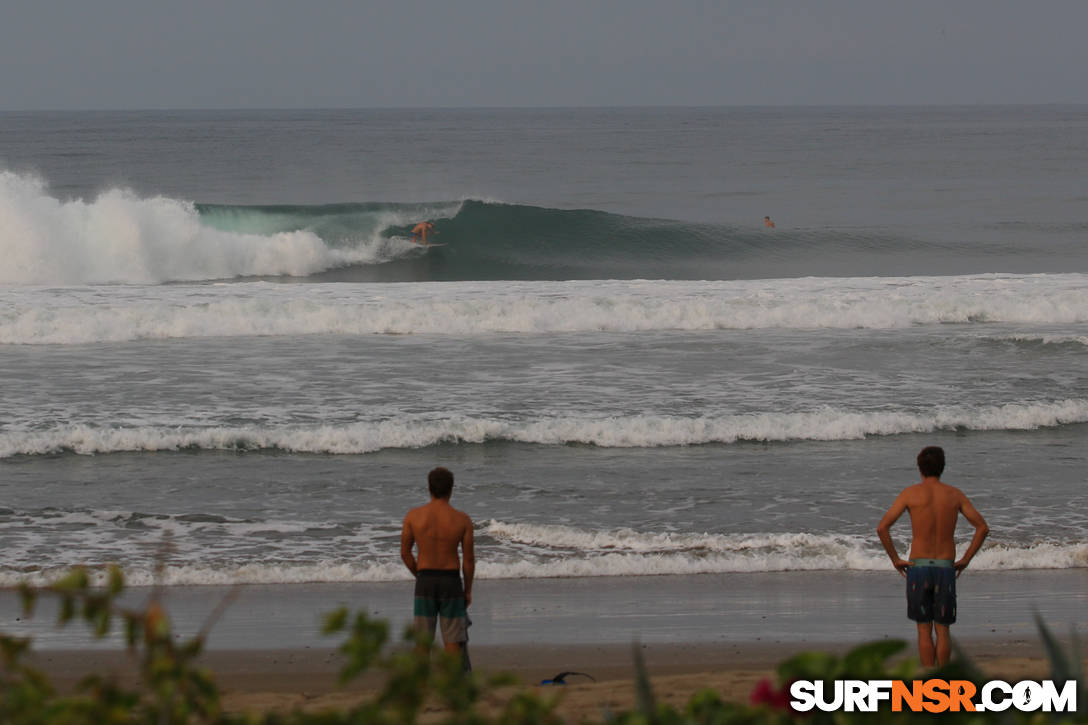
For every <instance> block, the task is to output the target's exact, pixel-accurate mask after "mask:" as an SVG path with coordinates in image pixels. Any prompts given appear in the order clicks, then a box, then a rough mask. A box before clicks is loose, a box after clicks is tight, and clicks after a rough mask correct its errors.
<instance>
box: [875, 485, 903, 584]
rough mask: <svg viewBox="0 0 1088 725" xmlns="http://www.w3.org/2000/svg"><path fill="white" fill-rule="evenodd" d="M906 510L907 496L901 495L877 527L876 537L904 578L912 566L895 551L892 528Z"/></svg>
mask: <svg viewBox="0 0 1088 725" xmlns="http://www.w3.org/2000/svg"><path fill="white" fill-rule="evenodd" d="M906 510H907V499H906V496H905V495H904V494H902V493H900V494H899V495H898V496H897V497H896V499H895V501H894V502H893V503H892V507H891V508H890V509H888V512H887V513H886V514H884V518H882V519H880V523H879V524H877V527H876V535H877V536H879V537H880V543H881V544H883V545H884V551H886V552H887V553H888V558H889V559H891V560H892V566H894V567H895V570H896V571H898V572H899V573H900V574H902V575H903V576H906V575H907V567H909V566H910V562H909V561H906V560H905V559H900V558H899V552H898V551H896V550H895V543H894V542H892V526H893V525H894V524H895V522H896V521H898V520H899V517H900V516H902V515H903V512H904V511H906Z"/></svg>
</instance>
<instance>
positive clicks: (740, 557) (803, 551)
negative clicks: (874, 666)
mask: <svg viewBox="0 0 1088 725" xmlns="http://www.w3.org/2000/svg"><path fill="white" fill-rule="evenodd" d="M480 533H481V534H486V535H489V536H492V537H494V538H495V539H496V540H497V542H498V545H492V546H491V547H490V548H489V556H488V558H487V559H486V560H483V561H480V562H479V563H478V565H477V569H476V575H477V577H479V578H481V579H537V578H574V577H607V576H654V575H666V574H727V573H745V572H748V573H756V572H783V571H829V570H850V571H886V570H888V568H889V566H890V565H889V563H888V559H887V557H886V556H885V555H884V553H883V551H882V550H880V549H879V547H878V546H876V545H875V544H874V542H873V541H872V540H871V538H864V537H859V536H845V535H831V534H807V533H778V534H692V533H688V534H670V533H646V532H637V531H633V530H630V529H621V530H615V531H587V530H580V529H576V528H573V527H566V526H556V525H534V524H511V523H503V522H499V521H491V522H489V523H487V524H486V525H485V526H484V527H482V530H481V532H480ZM959 543H960V547H959V548H960V549H961V550H962V549H963V548H965V546H966V543H967V542H966V541H963V542H959ZM509 544H519V545H522V546H521V547H520V548H518V550H517V551H516V552H511V551H509V550H506V549H504V545H509ZM525 547H528V549H526V548H525ZM208 556H209V553H208V552H204V553H203V554H202V555H201V556H200V557H191V558H193V559H202V560H206V559H207V557H208ZM1085 567H1088V542H1075V543H1058V542H1046V541H1041V542H1033V543H1027V544H1022V545H1011V544H998V545H989V546H986V547H984V548H983V549H982V551H980V552H979V554H978V555H977V556H976V557H975V559H974V560H973V561H972V562H971V569H972V570H976V571H996V570H1014V569H1072V568H1085ZM66 568H67V567H66V566H64V565H55V566H47V567H46V568H44V569H41V570H37V571H26V570H22V571H19V570H13V569H0V586H11V585H13V584H16V583H18V582H19V581H24V580H25V581H30V582H32V583H38V584H42V583H46V582H48V581H50V580H51V579H53V578H55V577H56V576H57V575H58V574H60V573H61V572H63V571H64V570H65V569H66ZM124 568H125V571H126V576H127V580H128V582H129V583H130V584H132V585H135V586H146V585H149V584H152V583H154V581H155V568H154V566H153V565H150V564H140V563H135V564H129V565H126V566H125V567H124ZM95 576H97V577H98V579H99V580H101V579H103V578H104V573H102V572H101V571H98V572H97V573H96V574H95ZM409 578H410V577H409V575H408V572H407V571H406V570H405V569H404V566H403V564H401V562H400V561H399V560H397V559H395V558H393V557H382V558H370V557H365V556H363V557H355V558H353V559H352V560H351V561H344V560H337V559H331V558H327V559H321V560H317V561H312V562H295V563H265V562H255V561H234V562H231V561H223V562H219V563H217V564H215V565H211V564H208V563H206V562H205V561H200V562H199V563H198V562H196V561H180V562H175V563H171V564H170V565H169V566H168V567H167V568H166V569H165V571H164V573H163V574H162V578H161V579H160V582H161V583H163V584H166V585H192V584H200V585H214V584H235V583H246V584H294V583H306V582H375V581H401V580H406V579H409Z"/></svg>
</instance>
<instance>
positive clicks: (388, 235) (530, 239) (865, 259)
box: [197, 200, 975, 281]
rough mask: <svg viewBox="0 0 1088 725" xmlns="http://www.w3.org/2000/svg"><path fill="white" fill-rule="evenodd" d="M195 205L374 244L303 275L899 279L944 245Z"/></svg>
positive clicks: (676, 227)
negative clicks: (422, 243) (362, 258)
mask: <svg viewBox="0 0 1088 725" xmlns="http://www.w3.org/2000/svg"><path fill="white" fill-rule="evenodd" d="M197 210H198V212H199V213H200V218H201V223H203V224H205V225H207V226H210V227H214V228H216V229H218V230H221V231H227V232H232V233H237V234H245V235H259V236H269V235H274V234H282V233H289V232H309V233H312V234H315V235H317V236H318V237H319V238H320V239H321V241H322V243H323V244H325V245H326V246H327V247H328V248H329V249H332V250H347V251H352V250H355V249H360V248H363V247H367V248H368V249H373V250H374V254H373V255H372V256H371V257H368V259H370V260H371V261H367V262H365V263H346V264H344V265H343V266H339V267H333V268H330V269H327V270H325V271H322V272H320V273H318V274H316V275H313V276H312V277H311V279H318V280H321V281H431V280H434V281H448V280H503V279H507V280H564V279H643V278H644V279H738V278H758V277H789V276H798V275H826V276H851V275H859V274H860V275H865V274H877V275H880V274H892V275H901V274H910V273H934V272H936V271H937V270H936V269H934V268H932V267H931V266H930V264H929V263H928V262H926V263H923V262H922V261H920V260H921V259H924V258H923V257H920V256H919V252H925V253H926V254H929V255H938V256H939V255H941V254H942V253H947V252H948V251H949V250H947V249H946V250H943V251H942V249H940V248H938V247H937V246H936V245H927V244H926V243H924V242H920V241H918V240H902V239H897V238H895V237H893V236H889V235H887V234H882V233H873V232H871V231H869V232H857V231H856V230H851V231H847V232H842V231H835V230H811V229H810V230H784V229H774V230H768V229H764V228H762V227H761V226H758V225H755V224H753V225H749V226H746V227H742V226H730V225H721V224H698V223H690V222H683V221H676V220H668V219H650V218H642V217H632V216H624V215H620V214H612V213H608V212H603V211H596V210H592V209H550V208H545V207H537V206H529V205H521V204H505V203H498V202H486V201H478V200H468V201H457V202H435V203H411V204H408V203H382V202H373V203H356V204H327V205H318V206H222V205H210V204H201V205H197ZM424 219H427V220H431V221H433V222H434V224H435V231H436V236H434V237H433V238H432V240H431V241H433V242H441V243H442V244H443V245H444V246H441V247H435V248H433V249H429V250H424V249H422V248H419V247H418V246H414V245H412V244H410V243H409V237H410V235H411V229H412V227H413V226H414V225H415V224H416V223H417V222H419V221H421V220H424ZM928 259H930V261H932V256H930V257H929V258H928ZM965 259H966V257H965ZM942 271H943V273H952V272H953V271H954V270H952V269H949V268H945V269H943V270H942ZM966 271H975V270H970V269H968V270H966Z"/></svg>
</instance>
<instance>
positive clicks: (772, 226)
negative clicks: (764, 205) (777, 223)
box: [763, 216, 774, 229]
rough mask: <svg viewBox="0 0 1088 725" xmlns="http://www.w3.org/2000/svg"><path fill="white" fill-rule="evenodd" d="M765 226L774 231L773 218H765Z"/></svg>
mask: <svg viewBox="0 0 1088 725" xmlns="http://www.w3.org/2000/svg"><path fill="white" fill-rule="evenodd" d="M763 226H765V227H767V228H768V229H774V222H773V221H771V218H770V217H769V216H765V217H763Z"/></svg>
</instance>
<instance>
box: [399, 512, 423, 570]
mask: <svg viewBox="0 0 1088 725" xmlns="http://www.w3.org/2000/svg"><path fill="white" fill-rule="evenodd" d="M415 544H416V535H415V534H414V533H412V526H411V524H409V523H408V517H407V516H405V517H404V526H402V527H401V529H400V560H401V561H403V562H404V565H405V566H406V567H408V571H410V572H412V576H415V575H416V572H417V571H418V570H419V566H418V565H417V564H416V557H415V556H414V555H413V554H412V547H413V546H415Z"/></svg>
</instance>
